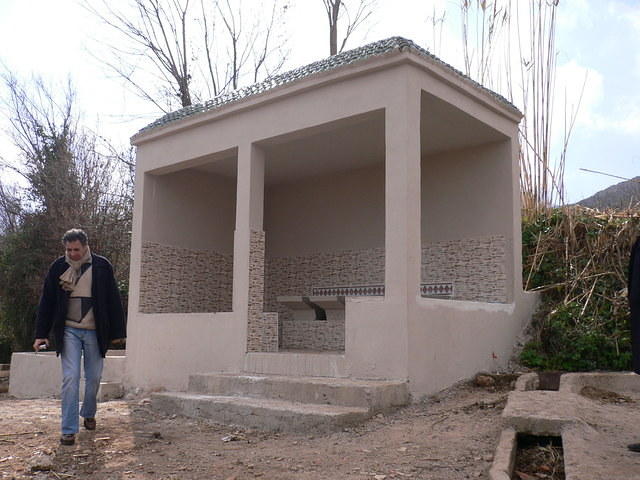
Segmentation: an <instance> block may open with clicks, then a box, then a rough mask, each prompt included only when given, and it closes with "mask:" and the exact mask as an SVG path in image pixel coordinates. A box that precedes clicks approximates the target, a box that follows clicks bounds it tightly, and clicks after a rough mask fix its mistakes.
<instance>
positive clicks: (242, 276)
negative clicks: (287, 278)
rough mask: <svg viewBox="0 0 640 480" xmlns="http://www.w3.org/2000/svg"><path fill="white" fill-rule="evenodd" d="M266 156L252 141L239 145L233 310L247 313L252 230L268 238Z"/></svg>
mask: <svg viewBox="0 0 640 480" xmlns="http://www.w3.org/2000/svg"><path fill="white" fill-rule="evenodd" d="M264 159H265V156H264V152H263V151H262V150H260V149H259V148H258V147H256V146H254V145H252V144H250V143H246V144H242V145H239V146H238V176H237V179H238V180H237V181H238V184H237V189H236V229H235V234H234V242H233V311H234V312H240V313H242V314H246V312H247V309H248V306H249V268H250V261H249V256H250V254H251V237H252V234H251V232H252V231H253V232H260V234H262V236H263V237H264V232H263V231H262V220H263V215H264ZM253 236H254V237H255V236H256V235H255V234H254V235H253ZM254 243H255V242H254ZM263 257H264V252H263Z"/></svg>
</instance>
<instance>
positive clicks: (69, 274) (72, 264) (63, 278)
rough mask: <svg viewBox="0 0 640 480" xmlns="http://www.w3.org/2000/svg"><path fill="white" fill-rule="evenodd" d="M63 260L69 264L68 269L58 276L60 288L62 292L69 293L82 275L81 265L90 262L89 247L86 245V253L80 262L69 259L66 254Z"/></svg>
mask: <svg viewBox="0 0 640 480" xmlns="http://www.w3.org/2000/svg"><path fill="white" fill-rule="evenodd" d="M64 259H65V260H66V262H67V263H68V264H69V268H67V269H66V270H65V272H64V273H63V274H62V275H60V286H61V287H62V289H63V290H66V291H67V292H71V291H73V289H74V287H75V286H76V283H78V279H79V278H80V275H82V270H81V267H82V265H84V264H85V263H90V262H91V249H90V248H89V245H87V251H86V252H85V254H84V255H83V256H82V258H81V259H80V260H71V259H70V258H69V255H67V254H66V253H65V255H64Z"/></svg>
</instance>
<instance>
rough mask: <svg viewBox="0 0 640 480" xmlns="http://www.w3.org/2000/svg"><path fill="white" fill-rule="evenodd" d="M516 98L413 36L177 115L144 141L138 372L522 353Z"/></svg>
mask: <svg viewBox="0 0 640 480" xmlns="http://www.w3.org/2000/svg"><path fill="white" fill-rule="evenodd" d="M521 117H522V115H521V113H520V112H519V111H518V110H517V109H516V108H515V107H514V106H513V105H512V104H510V103H509V102H508V101H507V100H505V99H504V98H502V97H500V96H499V95H497V94H495V93H493V92H491V91H489V90H487V89H486V88H484V87H482V86H481V85H479V84H477V83H475V82H474V81H472V80H470V79H469V78H467V77H465V76H464V75H463V74H461V73H460V72H458V71H456V70H455V69H454V68H452V67H451V66H449V65H447V64H446V63H444V62H442V61H441V60H439V59H437V58H436V57H434V56H433V55H431V54H430V53H428V52H427V51H425V50H424V49H422V48H420V47H419V46H417V45H416V44H415V43H413V42H411V41H410V40H406V39H403V38H399V37H394V38H390V39H387V40H383V41H379V42H376V43H372V44H369V45H366V46H363V47H360V48H357V49H354V50H351V51H348V52H344V53H341V54H339V55H336V56H333V57H330V58H328V59H326V60H322V61H319V62H315V63H313V64H310V65H307V66H305V67H301V68H299V69H296V70H293V71H291V72H287V73H284V74H281V75H278V76H275V77H273V78H271V79H269V80H266V81H264V82H262V83H259V84H256V85H253V86H250V87H247V88H245V89H242V90H239V91H237V92H233V93H230V94H225V95H223V96H221V97H218V98H216V99H214V100H211V101H209V102H206V103H204V104H202V105H197V106H192V107H186V108H184V109H182V110H179V111H177V112H174V113H171V114H168V115H165V116H164V117H162V118H160V119H158V120H157V121H155V122H153V123H152V124H150V125H149V126H147V127H146V128H144V129H142V130H141V131H140V132H139V133H137V134H136V135H135V136H133V138H132V143H133V145H135V146H136V147H137V165H136V187H135V198H136V201H135V208H134V227H133V241H132V254H131V255H132V257H131V278H130V296H129V320H128V328H129V332H128V345H127V362H126V373H125V385H126V386H128V387H129V388H132V387H139V388H142V389H170V390H179V391H180V390H181V391H184V390H185V389H186V388H187V381H188V377H189V375H192V374H195V373H198V372H225V373H238V374H240V373H243V374H277V375H284V376H311V377H330V378H345V379H354V380H355V379H377V380H400V381H403V382H408V383H407V384H408V388H409V392H410V393H411V394H412V395H413V396H414V398H419V397H420V396H423V395H426V394H430V393H433V392H436V391H438V390H440V389H442V388H445V387H447V386H449V385H451V384H452V383H454V382H456V381H458V380H460V379H463V378H467V377H469V376H471V375H473V374H474V373H475V372H477V371H479V370H483V369H495V368H499V367H500V366H502V365H504V364H505V362H506V361H507V360H508V356H509V355H510V352H511V349H512V346H513V344H514V340H515V338H516V336H517V334H518V333H520V331H521V330H522V328H523V326H524V325H525V324H526V322H527V321H528V320H529V319H530V316H531V313H532V310H533V307H534V304H535V297H534V296H533V295H532V294H528V293H525V292H523V289H522V274H521V270H522V267H521V232H520V192H519V174H518V151H519V145H518V123H519V121H520V119H521Z"/></svg>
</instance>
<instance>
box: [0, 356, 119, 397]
mask: <svg viewBox="0 0 640 480" xmlns="http://www.w3.org/2000/svg"><path fill="white" fill-rule="evenodd" d="M119 352H122V354H120V353H119ZM125 361H126V357H125V356H124V350H116V351H113V352H108V353H107V357H106V358H105V362H104V369H103V371H102V381H103V382H106V383H118V384H121V383H122V378H123V376H124V366H125ZM82 375H84V372H82ZM61 382H62V372H61V367H60V359H59V358H58V357H57V356H56V354H55V352H43V353H35V352H17V353H14V354H13V355H12V356H11V376H10V377H9V395H12V396H14V397H16V398H47V397H55V398H57V397H59V396H60V385H61ZM107 388H112V387H107Z"/></svg>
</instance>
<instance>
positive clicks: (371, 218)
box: [265, 165, 384, 257]
mask: <svg viewBox="0 0 640 480" xmlns="http://www.w3.org/2000/svg"><path fill="white" fill-rule="evenodd" d="M265 232H266V234H267V237H266V238H267V255H268V256H276V257H278V256H281V257H284V256H301V255H308V254H310V253H315V252H336V251H341V250H349V249H352V250H363V249H367V248H380V247H384V166H383V165H375V166H372V167H370V168H363V169H358V170H350V171H346V172H338V173H332V174H330V175H324V176H321V177H310V178H305V179H302V180H300V181H297V182H292V183H286V184H280V185H274V186H273V187H268V188H267V190H266V196H265Z"/></svg>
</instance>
